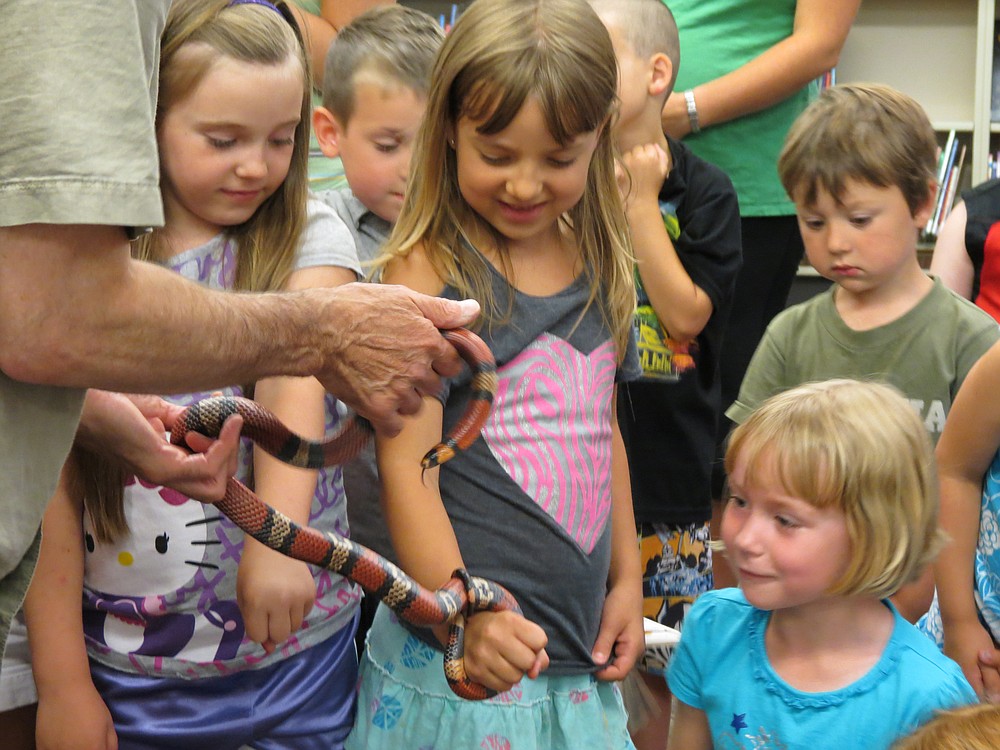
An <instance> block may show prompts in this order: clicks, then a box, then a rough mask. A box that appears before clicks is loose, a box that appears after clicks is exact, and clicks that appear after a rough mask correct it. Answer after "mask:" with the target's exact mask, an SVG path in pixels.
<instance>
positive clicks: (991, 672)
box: [979, 648, 1000, 704]
mask: <svg viewBox="0 0 1000 750" xmlns="http://www.w3.org/2000/svg"><path fill="white" fill-rule="evenodd" d="M979 673H980V674H981V675H982V678H983V694H982V696H980V697H981V698H982V699H983V700H984V701H986V702H988V703H994V704H1000V650H998V649H996V648H988V649H983V650H982V651H980V652H979Z"/></svg>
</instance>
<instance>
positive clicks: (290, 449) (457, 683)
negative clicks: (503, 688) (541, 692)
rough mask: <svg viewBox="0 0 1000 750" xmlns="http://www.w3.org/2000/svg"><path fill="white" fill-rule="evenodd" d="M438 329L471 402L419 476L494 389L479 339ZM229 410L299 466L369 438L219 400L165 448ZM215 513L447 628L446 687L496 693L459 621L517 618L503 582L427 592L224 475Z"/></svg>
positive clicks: (454, 582)
mask: <svg viewBox="0 0 1000 750" xmlns="http://www.w3.org/2000/svg"><path fill="white" fill-rule="evenodd" d="M441 333H442V335H443V336H444V337H445V339H447V340H448V341H449V342H450V343H451V344H452V345H453V346H454V347H455V349H456V350H457V351H458V353H459V354H460V355H461V356H462V358H463V359H464V360H465V361H466V362H467V363H468V365H469V367H470V368H471V369H472V372H473V378H472V389H471V391H472V398H471V399H470V403H469V406H468V408H467V409H466V411H465V413H464V414H463V415H462V418H461V419H460V420H459V421H458V423H457V424H456V425H455V427H454V429H453V430H452V431H451V432H450V433H449V434H448V435H447V436H446V437H445V438H444V440H442V442H440V443H438V444H437V445H436V446H434V447H433V448H432V449H431V450H430V451H428V452H427V455H425V456H424V458H423V459H422V460H421V466H422V467H423V468H424V469H425V470H426V469H429V468H433V467H434V466H438V465H440V464H443V463H445V462H446V461H448V460H450V459H451V458H453V457H454V456H455V455H456V452H458V451H461V450H465V449H466V448H468V447H469V446H470V445H471V444H472V443H473V442H474V441H475V440H476V438H477V437H478V436H479V433H480V432H481V430H482V428H483V425H484V424H485V422H486V418H487V417H488V416H489V412H490V407H491V405H492V403H493V395H494V393H495V392H496V387H497V376H496V362H495V361H494V359H493V354H492V353H491V352H490V350H489V348H488V347H487V346H486V345H485V344H484V343H483V341H482V340H481V339H480V338H479V337H478V336H476V335H475V334H473V333H472V332H471V331H468V330H466V329H464V328H456V329H451V330H446V331H442V332H441ZM232 414H239V415H240V416H242V417H243V421H244V426H243V435H244V436H245V437H248V438H250V439H251V440H253V441H254V442H255V443H256V444H257V445H259V446H260V447H261V448H263V449H264V450H265V451H267V452H268V453H270V454H271V455H272V456H274V457H275V458H278V459H280V460H281V461H284V462H285V463H288V464H291V465H293V466H299V467H302V468H305V469H319V468H322V467H324V466H329V465H332V464H342V463H346V462H347V461H350V460H351V459H352V458H354V457H355V456H357V455H358V453H359V452H360V450H361V449H362V448H363V447H364V446H365V444H366V443H367V442H368V441H369V440H371V438H372V428H371V425H369V424H368V422H367V421H366V420H364V419H361V418H360V417H354V418H353V419H352V420H350V421H349V422H348V423H347V425H346V426H345V427H344V429H343V430H341V431H340V433H338V434H337V435H336V436H334V437H332V438H329V439H328V440H326V441H323V442H316V441H311V440H307V439H305V438H302V437H300V436H298V435H295V434H294V433H292V432H291V431H290V430H288V428H287V427H285V426H284V425H283V424H282V423H281V422H280V421H279V420H278V419H277V417H275V416H274V415H273V414H272V413H271V412H269V411H268V410H266V409H264V408H263V407H262V406H260V405H259V404H257V403H256V402H254V401H251V400H249V399H245V398H234V397H215V398H208V399H205V400H203V401H199V402H198V403H196V404H193V405H191V406H190V407H188V408H187V409H186V410H185V411H184V412H183V414H182V415H181V417H180V419H178V423H177V424H176V425H175V426H174V429H173V431H172V433H171V437H170V439H171V442H173V443H174V444H175V445H184V444H185V442H184V436H185V434H186V433H187V432H199V433H201V434H203V435H207V436H209V437H216V436H218V434H219V431H220V430H221V429H222V424H223V422H225V421H226V419H227V418H228V417H229V416H230V415H232ZM215 507H217V508H218V509H219V510H220V511H222V512H223V513H225V514H226V515H227V516H228V517H229V518H230V519H231V520H232V521H233V523H235V524H236V525H237V526H239V527H240V528H241V529H243V531H244V532H245V533H247V534H249V535H250V536H252V537H253V538H254V539H256V540H257V541H259V542H261V543H262V544H265V545H267V546H268V547H270V548H271V549H274V550H276V551H278V552H280V553H282V554H284V555H287V556H289V557H293V558H295V559H296V560H302V561H303V562H307V563H311V564H312V565H318V566H320V567H322V568H326V569H328V570H332V571H333V572H335V573H338V574H340V575H342V576H344V577H345V578H348V579H350V580H352V581H354V582H355V583H357V584H358V585H360V586H361V587H362V588H363V589H364V590H365V591H367V592H368V593H370V594H372V595H373V596H377V597H379V598H380V599H381V600H382V601H383V602H385V604H386V605H388V606H389V607H390V608H391V609H392V610H393V612H395V613H396V614H397V615H398V616H399V617H400V618H402V619H404V620H406V621H407V622H409V623H411V624H413V625H417V626H421V627H430V626H434V625H443V624H446V623H447V624H449V626H450V627H449V633H448V644H447V646H446V648H445V654H444V671H445V678H446V679H447V680H448V685H449V687H450V688H451V689H452V691H453V692H454V693H455V694H456V695H458V696H460V697H462V698H466V699H468V700H483V699H485V698H490V697H492V696H493V695H495V694H496V693H495V691H492V690H490V689H489V688H486V687H484V686H483V685H479V684H478V683H475V682H472V680H470V679H469V677H468V676H467V675H466V673H465V659H464V623H465V617H466V616H468V615H470V614H472V613H473V612H476V611H483V610H489V611H494V612H496V611H501V610H512V611H514V612H520V611H521V609H520V607H519V606H518V604H517V601H516V600H515V599H514V597H513V596H512V595H511V593H510V592H509V591H507V589H505V588H504V587H503V586H501V585H499V584H497V583H494V582H492V581H487V580H485V579H482V578H475V577H473V576H470V575H469V573H468V572H467V571H465V570H464V569H461V568H460V569H458V570H456V571H455V572H454V573H453V575H452V579H451V580H450V581H448V583H446V584H445V585H444V586H442V587H441V588H440V589H438V590H437V591H430V590H429V589H426V588H424V587H423V586H421V585H420V584H419V583H417V582H416V581H415V580H413V579H412V578H410V576H408V575H407V574H406V573H404V572H403V571H402V570H400V569H399V568H398V567H397V566H396V565H393V564H392V563H391V562H389V561H388V560H386V559H385V558H383V557H381V556H380V555H378V554H376V553H375V552H373V551H372V550H370V549H368V548H366V547H363V546H361V545H360V544H357V543H356V542H353V541H351V540H350V539H346V538H344V537H341V536H338V535H337V534H332V533H324V532H320V531H317V530H316V529H313V528H310V527H309V526H300V525H298V524H296V523H295V522H294V521H292V520H291V519H289V518H288V517H287V516H285V515H283V514H282V513H279V512H278V511H276V510H275V509H274V508H272V507H271V506H270V505H268V504H266V503H265V502H263V501H262V500H261V499H260V498H258V497H257V496H256V495H255V494H254V493H253V492H252V491H251V490H250V489H249V488H248V487H246V486H245V485H244V484H242V483H241V482H239V481H238V480H237V479H235V478H233V477H230V479H229V483H228V485H227V487H226V495H225V497H224V498H223V499H222V500H220V501H219V502H218V503H216V505H215Z"/></svg>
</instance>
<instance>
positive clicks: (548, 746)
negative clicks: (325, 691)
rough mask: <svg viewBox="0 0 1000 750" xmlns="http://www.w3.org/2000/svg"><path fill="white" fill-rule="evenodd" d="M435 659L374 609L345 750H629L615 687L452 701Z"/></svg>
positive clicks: (550, 686) (557, 680) (563, 685)
mask: <svg viewBox="0 0 1000 750" xmlns="http://www.w3.org/2000/svg"><path fill="white" fill-rule="evenodd" d="M443 659H444V657H443V654H442V653H441V652H440V651H437V650H435V649H433V648H431V647H429V646H428V645H427V644H425V643H423V642H422V641H421V640H420V639H418V638H416V637H415V636H413V635H412V634H411V633H410V632H409V631H407V630H406V628H404V627H403V626H402V625H400V624H399V621H398V620H397V619H396V616H395V615H394V614H392V612H391V611H390V610H389V609H388V608H387V607H384V606H380V607H379V609H378V612H377V613H376V615H375V621H374V623H373V624H372V628H371V630H369V631H368V640H367V643H366V646H365V653H364V654H363V655H362V659H361V677H360V688H359V694H358V702H357V720H356V722H355V725H354V730H353V731H352V732H351V735H350V737H349V738H348V740H347V745H346V747H347V750H400V748H413V750H466V749H468V750H479V749H480V748H482V749H483V750H558V749H559V748H565V749H566V750H634V749H635V746H634V745H633V744H632V741H631V739H630V738H629V735H628V730H627V729H626V714H625V709H624V707H623V706H622V699H621V692H620V690H619V688H618V685H617V683H609V682H600V681H598V680H596V679H594V677H593V675H590V674H582V675H561V676H553V677H547V676H546V675H545V674H544V673H543V674H542V675H541V676H540V677H539V678H538V679H537V680H529V679H527V678H526V679H524V680H522V681H521V682H519V683H518V684H517V685H515V686H514V687H513V688H512V689H511V690H509V691H507V692H506V693H501V694H500V695H497V696H496V697H494V698H492V699H490V700H486V701H467V700H463V699H462V698H459V697H458V696H456V695H455V694H454V693H453V692H452V691H451V689H450V688H449V687H448V682H447V681H446V680H445V677H444V667H443Z"/></svg>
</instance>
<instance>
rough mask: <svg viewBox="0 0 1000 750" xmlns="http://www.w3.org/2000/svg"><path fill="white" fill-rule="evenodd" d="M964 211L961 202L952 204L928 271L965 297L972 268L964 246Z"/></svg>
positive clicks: (968, 292)
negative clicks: (955, 204)
mask: <svg viewBox="0 0 1000 750" xmlns="http://www.w3.org/2000/svg"><path fill="white" fill-rule="evenodd" d="M967 220H968V213H967V211H966V209H965V202H964V201H963V202H961V203H959V204H958V205H957V206H955V207H954V208H953V209H952V210H951V213H950V214H948V218H947V219H945V222H944V226H943V227H941V231H940V232H939V233H938V236H937V242H935V243H934V255H933V256H931V268H930V271H931V273H932V274H934V275H935V276H940V277H941V281H942V282H944V285H945V286H946V287H948V288H949V289H951V290H952V291H953V292H955V293H956V294H960V295H962V296H963V297H965V299H972V279H973V276H974V275H975V271H974V270H973V268H972V259H971V258H970V257H969V253H968V251H967V250H966V248H965V225H966V222H967Z"/></svg>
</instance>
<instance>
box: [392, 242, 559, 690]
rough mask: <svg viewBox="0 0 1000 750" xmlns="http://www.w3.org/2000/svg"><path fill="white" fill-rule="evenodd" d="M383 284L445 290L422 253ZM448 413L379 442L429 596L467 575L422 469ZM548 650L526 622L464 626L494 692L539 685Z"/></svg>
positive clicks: (408, 549)
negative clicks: (524, 683)
mask: <svg viewBox="0 0 1000 750" xmlns="http://www.w3.org/2000/svg"><path fill="white" fill-rule="evenodd" d="M385 280H386V281H387V282H388V283H393V284H404V285H406V286H409V287H410V288H413V289H426V290H427V293H428V294H433V293H435V292H439V291H440V289H441V282H440V280H439V279H438V278H437V275H436V274H435V273H434V271H433V269H431V267H430V264H429V263H428V262H427V261H426V258H425V256H424V255H423V253H422V252H420V251H419V250H414V251H413V252H412V253H410V255H409V256H408V257H407V258H405V259H399V260H397V261H394V263H393V264H392V265H391V266H390V267H389V268H388V269H387V271H386V274H385ZM443 411H444V409H443V407H442V405H441V403H440V402H439V401H438V400H437V399H436V398H431V397H428V398H425V399H424V403H423V406H422V407H421V409H420V411H419V412H418V413H417V414H416V415H414V416H413V417H412V418H410V419H407V420H406V422H405V424H404V427H403V430H402V432H400V433H399V434H398V435H397V436H395V437H392V438H389V437H384V436H382V435H378V436H377V437H376V449H377V452H376V455H377V458H378V469H379V477H380V480H381V485H382V504H383V508H384V510H385V518H386V525H387V526H388V528H389V534H390V536H391V537H392V544H393V547H394V548H395V550H396V554H397V555H398V557H399V561H400V567H401V568H403V570H405V571H406V572H407V573H408V574H409V575H411V576H413V577H414V578H415V579H416V580H417V581H418V582H420V584H422V585H423V586H426V587H428V588H431V589H436V588H439V587H440V586H442V585H443V584H444V583H446V582H447V581H448V580H449V579H450V578H451V574H452V572H453V571H454V570H455V569H456V568H460V567H464V562H463V561H462V553H461V550H460V549H459V546H458V540H457V539H456V537H455V532H454V530H453V529H452V526H451V521H450V520H449V518H448V514H447V512H446V511H445V508H444V505H443V503H442V501H441V494H440V491H439V489H438V477H439V472H440V470H439V469H437V468H435V469H432V470H430V471H427V472H424V471H423V470H422V469H421V466H420V459H421V458H422V457H423V455H424V454H425V453H426V452H427V450H428V448H430V447H431V446H432V445H435V444H436V443H438V442H439V441H440V440H441V434H442V429H443V428H442V418H443ZM457 460H461V459H457ZM473 572H474V571H473ZM435 635H436V636H437V638H438V640H439V641H441V642H442V643H444V642H446V640H447V628H446V627H439V628H436V629H435ZM546 642H547V638H546V636H545V632H544V631H543V630H542V629H541V628H540V627H539V626H538V625H536V624H535V623H532V622H529V621H528V620H526V619H525V618H524V617H522V616H520V615H516V614H514V613H512V612H498V613H492V612H479V613H477V614H475V615H474V616H472V617H470V618H469V619H468V621H467V623H466V631H465V668H466V673H467V674H468V676H469V677H470V678H471V679H472V680H474V681H475V682H478V683H480V684H482V685H485V686H486V687H488V688H491V689H493V690H497V691H504V690H509V689H510V688H511V687H512V686H513V685H514V683H516V682H517V681H519V680H520V679H521V678H522V677H523V676H524V675H525V674H528V675H529V676H531V677H536V676H537V675H538V673H539V672H540V671H541V670H542V669H544V668H545V666H547V664H548V656H547V655H546V654H545V644H546Z"/></svg>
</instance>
